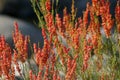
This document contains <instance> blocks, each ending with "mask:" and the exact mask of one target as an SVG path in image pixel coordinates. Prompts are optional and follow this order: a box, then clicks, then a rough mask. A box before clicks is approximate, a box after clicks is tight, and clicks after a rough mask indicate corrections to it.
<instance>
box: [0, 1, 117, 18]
mask: <svg viewBox="0 0 120 80" xmlns="http://www.w3.org/2000/svg"><path fill="white" fill-rule="evenodd" d="M51 1H55V0H51ZM88 1H90V2H91V0H75V7H76V8H77V11H78V12H77V16H82V13H83V10H85V8H86V3H87V2H88ZM116 1H117V0H110V2H111V6H110V7H111V13H112V14H114V8H115V5H116ZM71 4H72V0H59V11H58V12H59V13H60V14H62V11H63V8H64V7H65V6H66V7H67V9H68V12H70V11H71ZM0 14H4V15H8V16H12V17H16V18H20V19H24V20H34V19H36V15H35V13H34V11H33V9H32V7H31V2H30V0H0Z"/></svg>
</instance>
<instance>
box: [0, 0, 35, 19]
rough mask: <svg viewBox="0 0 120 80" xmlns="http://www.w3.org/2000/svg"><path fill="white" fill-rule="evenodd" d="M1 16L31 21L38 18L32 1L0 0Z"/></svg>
mask: <svg viewBox="0 0 120 80" xmlns="http://www.w3.org/2000/svg"><path fill="white" fill-rule="evenodd" d="M0 15H8V16H11V17H15V18H20V19H23V20H27V21H29V20H30V21H31V20H33V19H34V18H35V17H36V16H35V13H34V11H33V9H32V7H31V2H30V0H0Z"/></svg>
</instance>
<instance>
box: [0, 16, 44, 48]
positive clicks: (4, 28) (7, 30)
mask: <svg viewBox="0 0 120 80" xmlns="http://www.w3.org/2000/svg"><path fill="white" fill-rule="evenodd" d="M14 21H17V22H18V25H19V30H20V31H21V32H22V33H23V34H24V35H29V36H30V40H31V42H32V43H37V42H40V43H43V38H42V34H41V30H40V29H38V28H37V27H35V26H34V25H33V24H30V23H28V22H25V21H22V20H19V19H16V18H12V17H8V16H4V15H0V35H4V36H5V38H6V40H7V42H8V43H9V44H10V45H11V46H13V41H12V32H13V31H14V26H13V23H14ZM42 45H43V44H42Z"/></svg>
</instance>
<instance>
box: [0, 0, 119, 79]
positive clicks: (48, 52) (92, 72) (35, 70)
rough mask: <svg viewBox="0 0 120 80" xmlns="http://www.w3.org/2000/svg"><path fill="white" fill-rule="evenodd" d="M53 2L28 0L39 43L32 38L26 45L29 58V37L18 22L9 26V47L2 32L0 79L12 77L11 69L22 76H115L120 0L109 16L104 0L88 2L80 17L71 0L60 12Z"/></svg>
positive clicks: (52, 77)
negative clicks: (41, 42) (41, 41)
mask: <svg viewBox="0 0 120 80" xmlns="http://www.w3.org/2000/svg"><path fill="white" fill-rule="evenodd" d="M58 2H59V0H56V1H51V0H31V3H32V6H33V9H34V11H35V13H36V15H37V17H38V20H39V26H40V27H41V29H42V36H43V38H44V45H43V47H42V48H40V47H39V45H38V44H36V43H34V44H33V45H30V46H31V57H30V58H28V50H29V49H28V46H29V44H30V40H29V37H28V36H24V35H22V33H21V32H20V31H19V30H18V24H17V23H15V24H14V26H15V31H14V32H13V41H14V45H15V48H14V49H11V48H10V47H9V45H8V44H7V43H6V41H5V38H4V36H1V37H0V76H1V79H5V80H14V79H15V69H16V70H17V72H18V73H19V76H20V77H21V79H24V80H119V79H120V76H119V75H120V61H119V60H120V1H119V0H118V1H117V5H116V8H115V17H114V18H112V15H111V14H110V2H109V1H106V0H92V4H90V3H87V7H86V10H85V11H84V12H83V17H80V18H79V17H76V9H75V7H74V0H72V6H71V13H68V12H67V8H65V9H64V10H63V16H62V17H60V14H59V13H57V9H56V8H55V6H56V7H57V6H58ZM12 52H13V53H14V54H13V57H12ZM19 63H21V64H22V65H20V64H19ZM13 64H14V65H15V66H13ZM33 64H34V66H33ZM22 69H23V70H22ZM28 73H29V74H28Z"/></svg>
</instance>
